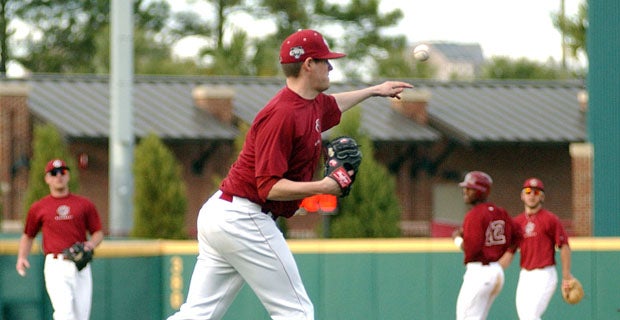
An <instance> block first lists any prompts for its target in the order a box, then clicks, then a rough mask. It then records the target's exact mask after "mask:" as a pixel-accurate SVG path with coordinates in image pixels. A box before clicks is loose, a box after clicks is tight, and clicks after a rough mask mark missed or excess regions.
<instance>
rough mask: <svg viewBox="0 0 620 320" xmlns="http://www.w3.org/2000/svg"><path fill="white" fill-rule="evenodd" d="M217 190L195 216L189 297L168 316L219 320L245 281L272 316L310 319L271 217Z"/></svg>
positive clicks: (303, 294) (308, 304) (308, 303)
mask: <svg viewBox="0 0 620 320" xmlns="http://www.w3.org/2000/svg"><path fill="white" fill-rule="evenodd" d="M220 195H221V191H218V192H216V193H215V194H214V195H213V196H212V197H211V198H210V199H209V200H208V201H207V202H206V203H205V204H204V205H203V207H202V209H200V212H199V214H198V246H199V255H198V259H197V261H196V266H195V267H194V272H193V274H192V279H191V283H190V286H189V292H188V295H187V300H186V301H185V303H184V304H183V305H182V306H181V309H180V310H179V312H177V313H175V314H174V315H172V316H170V317H169V318H168V320H190V319H200V320H205V319H221V318H222V317H223V316H224V314H225V313H226V310H227V309H228V307H229V306H230V305H231V304H232V302H233V300H234V299H235V297H236V295H237V293H238V292H239V290H241V287H242V286H243V284H244V283H248V285H250V287H251V288H252V290H253V291H254V293H255V294H256V295H257V296H258V298H259V299H260V301H261V302H262V304H263V305H264V306H265V308H266V309H267V311H268V313H269V315H270V316H271V318H272V319H277V320H285V319H286V320H295V319H299V320H312V319H314V308H313V305H312V302H311V301H310V298H309V297H308V294H307V293H306V291H305V288H304V285H303V283H302V280H301V277H300V275H299V271H298V269H297V264H296V263H295V260H294V258H293V254H292V253H291V251H290V249H289V247H288V245H287V243H286V241H285V239H284V237H283V235H282V233H281V232H280V230H279V229H278V228H277V226H276V224H275V221H274V220H273V219H272V218H271V217H270V216H269V215H267V214H265V213H263V212H261V208H260V206H259V205H257V204H255V203H253V202H250V201H249V200H247V199H244V198H239V197H233V200H232V202H230V201H227V200H223V199H220Z"/></svg>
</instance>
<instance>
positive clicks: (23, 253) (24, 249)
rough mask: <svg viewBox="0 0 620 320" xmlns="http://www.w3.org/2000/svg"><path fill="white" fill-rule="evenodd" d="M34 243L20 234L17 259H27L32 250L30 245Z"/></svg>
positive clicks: (31, 239)
mask: <svg viewBox="0 0 620 320" xmlns="http://www.w3.org/2000/svg"><path fill="white" fill-rule="evenodd" d="M33 242H34V239H33V238H30V237H29V236H27V235H26V234H22V237H21V239H20V240H19V248H18V251H17V258H18V259H28V255H29V254H30V251H31V250H32V243H33Z"/></svg>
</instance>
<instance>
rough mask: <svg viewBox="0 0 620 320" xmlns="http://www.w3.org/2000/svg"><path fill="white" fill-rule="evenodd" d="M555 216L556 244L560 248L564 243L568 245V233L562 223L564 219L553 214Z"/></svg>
mask: <svg viewBox="0 0 620 320" xmlns="http://www.w3.org/2000/svg"><path fill="white" fill-rule="evenodd" d="M551 216H552V217H553V220H552V221H553V226H554V227H553V228H554V233H555V239H554V241H555V245H556V246H557V247H558V248H561V247H562V246H564V245H568V234H567V233H566V230H565V229H564V226H563V225H562V221H560V218H558V216H556V215H551Z"/></svg>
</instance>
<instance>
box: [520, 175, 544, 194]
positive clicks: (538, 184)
mask: <svg viewBox="0 0 620 320" xmlns="http://www.w3.org/2000/svg"><path fill="white" fill-rule="evenodd" d="M523 188H536V189H539V190H542V191H545V185H544V184H543V182H542V181H541V180H540V179H538V178H529V179H527V180H525V182H523Z"/></svg>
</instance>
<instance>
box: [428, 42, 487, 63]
mask: <svg viewBox="0 0 620 320" xmlns="http://www.w3.org/2000/svg"><path fill="white" fill-rule="evenodd" d="M429 45H431V46H432V47H433V49H435V50H437V51H439V52H441V53H442V54H443V55H444V56H445V57H446V59H448V60H450V61H454V62H469V63H473V64H474V65H480V64H482V63H483V62H484V56H483V54H482V47H481V46H480V44H478V43H455V42H443V41H435V42H429Z"/></svg>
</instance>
